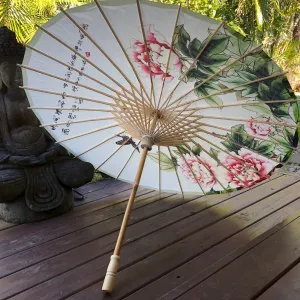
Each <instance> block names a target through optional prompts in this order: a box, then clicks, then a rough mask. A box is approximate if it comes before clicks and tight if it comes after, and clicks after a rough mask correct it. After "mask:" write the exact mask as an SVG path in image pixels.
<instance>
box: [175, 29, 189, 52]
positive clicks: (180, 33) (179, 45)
mask: <svg viewBox="0 0 300 300" xmlns="http://www.w3.org/2000/svg"><path fill="white" fill-rule="evenodd" d="M190 39H191V38H190V35H189V34H188V33H187V31H186V30H185V29H184V26H183V25H178V26H177V27H176V29H175V32H174V41H173V47H174V48H175V49H177V50H179V51H180V52H181V53H183V54H184V55H186V56H188V57H189V56H190V52H189V49H188V47H187V43H188V42H189V41H190Z"/></svg>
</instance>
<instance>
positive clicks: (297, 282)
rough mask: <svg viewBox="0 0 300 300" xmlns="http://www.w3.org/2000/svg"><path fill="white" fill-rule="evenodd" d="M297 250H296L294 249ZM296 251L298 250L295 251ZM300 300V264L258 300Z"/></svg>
mask: <svg viewBox="0 0 300 300" xmlns="http://www.w3.org/2000/svg"><path fill="white" fill-rule="evenodd" d="M294 250H295V249H294ZM295 251H296V250H295ZM274 299H275V300H297V299H300V263H298V264H297V265H296V266H294V267H293V268H292V269H291V270H290V271H289V272H288V273H286V274H285V275H284V276H283V277H281V278H280V279H279V280H278V281H277V282H275V283H274V285H272V286H271V287H270V288H269V289H268V290H267V291H266V292H265V293H263V294H262V295H261V296H260V297H258V298H257V300H274Z"/></svg>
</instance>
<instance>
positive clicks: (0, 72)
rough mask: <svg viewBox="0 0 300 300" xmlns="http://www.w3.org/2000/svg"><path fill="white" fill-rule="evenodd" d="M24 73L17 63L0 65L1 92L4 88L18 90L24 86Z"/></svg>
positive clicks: (6, 62)
mask: <svg viewBox="0 0 300 300" xmlns="http://www.w3.org/2000/svg"><path fill="white" fill-rule="evenodd" d="M22 81H23V80H22V72H21V69H20V68H18V67H17V66H16V64H15V62H8V61H5V62H2V63H1V64H0V90H3V88H5V87H6V88H9V89H13V88H17V87H18V86H20V85H22V84H23V83H22Z"/></svg>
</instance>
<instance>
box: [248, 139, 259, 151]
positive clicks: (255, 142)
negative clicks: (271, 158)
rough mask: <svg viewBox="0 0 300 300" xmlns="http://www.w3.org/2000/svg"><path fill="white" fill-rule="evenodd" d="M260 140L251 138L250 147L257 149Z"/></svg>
mask: <svg viewBox="0 0 300 300" xmlns="http://www.w3.org/2000/svg"><path fill="white" fill-rule="evenodd" d="M258 144H259V141H257V140H255V139H254V138H252V139H251V140H250V139H249V145H248V147H249V148H250V149H256V147H257V146H258Z"/></svg>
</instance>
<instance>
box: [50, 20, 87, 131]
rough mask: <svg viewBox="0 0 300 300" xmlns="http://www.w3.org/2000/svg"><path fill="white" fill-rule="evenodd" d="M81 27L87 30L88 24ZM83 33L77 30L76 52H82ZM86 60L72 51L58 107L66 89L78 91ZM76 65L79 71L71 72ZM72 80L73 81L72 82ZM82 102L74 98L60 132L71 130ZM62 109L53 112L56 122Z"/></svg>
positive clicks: (61, 104)
mask: <svg viewBox="0 0 300 300" xmlns="http://www.w3.org/2000/svg"><path fill="white" fill-rule="evenodd" d="M81 27H82V28H83V29H84V30H87V29H88V25H87V24H82V25H81ZM84 38H85V36H84V34H83V33H82V32H81V31H80V30H79V39H78V41H77V43H76V45H75V46H74V49H75V51H76V52H79V53H80V52H83V50H82V46H83V42H84ZM85 56H87V57H89V56H90V53H89V52H86V53H85ZM86 63H87V62H86V60H85V59H80V58H79V56H78V55H77V54H76V53H73V54H72V55H71V59H70V61H69V62H68V64H69V65H70V67H68V68H67V70H66V73H65V77H64V78H65V82H64V83H63V89H64V91H63V93H62V94H61V99H60V100H58V107H60V108H63V107H64V105H65V101H64V100H65V99H66V95H67V93H66V90H70V91H72V92H73V93H72V94H74V93H77V92H78V91H79V86H78V84H79V81H80V80H81V78H82V76H83V74H82V72H84V70H85V65H86ZM75 67H76V69H80V72H79V73H78V72H76V71H75V72H73V71H74V70H73V69H74V68H75ZM72 82H73V83H72ZM82 103H83V99H81V98H75V100H74V102H73V104H72V106H71V108H72V110H71V112H68V113H67V119H68V121H67V123H66V124H65V126H63V127H62V129H61V130H62V133H63V134H64V135H69V134H70V132H71V129H70V125H71V123H72V121H73V120H75V119H76V118H77V115H76V113H75V112H76V111H79V108H80V104H82ZM62 113H63V111H62V110H60V109H57V110H56V112H55V114H54V118H55V119H54V122H55V123H57V121H58V120H59V119H60V117H59V115H60V114H62ZM56 127H57V125H55V126H52V130H55V128H56Z"/></svg>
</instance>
